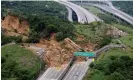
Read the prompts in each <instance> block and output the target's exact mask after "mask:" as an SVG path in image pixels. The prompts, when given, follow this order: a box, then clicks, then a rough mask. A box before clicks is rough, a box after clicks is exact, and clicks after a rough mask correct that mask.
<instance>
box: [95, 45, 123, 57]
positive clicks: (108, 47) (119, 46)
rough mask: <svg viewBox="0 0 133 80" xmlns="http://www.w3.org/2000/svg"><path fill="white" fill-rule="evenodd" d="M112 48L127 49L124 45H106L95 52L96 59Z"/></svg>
mask: <svg viewBox="0 0 133 80" xmlns="http://www.w3.org/2000/svg"><path fill="white" fill-rule="evenodd" d="M111 48H125V45H124V44H120V45H113V44H110V45H106V46H104V47H102V48H100V49H98V50H97V51H95V54H96V56H95V58H97V57H98V56H99V55H100V53H101V52H104V51H107V50H108V49H111Z"/></svg>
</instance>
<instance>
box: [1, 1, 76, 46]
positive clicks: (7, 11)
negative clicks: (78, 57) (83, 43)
mask: <svg viewBox="0 0 133 80" xmlns="http://www.w3.org/2000/svg"><path fill="white" fill-rule="evenodd" d="M8 15H9V16H10V17H12V18H15V19H12V21H14V22H11V24H12V23H13V25H15V24H18V23H21V22H22V21H24V20H26V21H27V22H28V24H29V35H26V36H28V39H27V40H26V42H32V43H37V42H39V40H40V39H41V38H45V39H49V37H50V36H51V34H53V33H57V35H56V39H57V40H58V41H60V40H62V39H64V38H66V37H70V38H72V36H74V35H73V31H74V27H73V25H72V24H71V23H70V22H69V21H67V19H66V16H67V10H66V8H65V6H63V5H60V4H59V3H57V2H53V1H38V2H34V1H30V2H29V1H20V2H17V1H11V2H8V1H2V18H3V22H4V19H5V18H4V17H6V16H8ZM17 18H18V19H19V21H16V19H17ZM6 21H11V20H6ZM17 22H18V23H17ZM4 23H6V24H7V23H8V22H4ZM8 24H9V25H10V23H8ZM7 26H8V25H6V26H5V25H2V28H3V33H4V31H6V30H5V27H7ZM11 27H13V26H12V25H10V26H8V28H11ZM16 27H17V26H16ZM18 27H19V26H18ZM20 27H21V26H20ZM6 29H7V28H6ZM10 31H11V30H10ZM12 31H13V33H20V32H19V30H16V29H14V30H12ZM8 32H9V31H8ZM14 39H16V38H7V37H6V38H5V37H3V38H2V44H4V43H8V42H12V41H16V40H14Z"/></svg>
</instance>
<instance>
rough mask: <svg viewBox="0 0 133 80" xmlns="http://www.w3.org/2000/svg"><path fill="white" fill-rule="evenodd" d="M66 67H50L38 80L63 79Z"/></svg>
mask: <svg viewBox="0 0 133 80" xmlns="http://www.w3.org/2000/svg"><path fill="white" fill-rule="evenodd" d="M65 70H66V67H50V68H48V69H47V70H46V71H45V72H44V73H43V74H42V75H41V76H39V77H38V79H37V80H61V77H62V74H63V73H64V71H65Z"/></svg>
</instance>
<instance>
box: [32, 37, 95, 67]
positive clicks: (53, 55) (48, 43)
mask: <svg viewBox="0 0 133 80" xmlns="http://www.w3.org/2000/svg"><path fill="white" fill-rule="evenodd" d="M33 45H34V46H37V47H40V48H43V49H44V50H45V53H44V58H43V59H44V61H46V62H47V63H48V65H49V66H61V65H63V64H67V63H68V62H69V61H70V60H71V58H72V56H73V52H76V51H77V50H76V49H75V48H74V47H73V46H72V45H70V44H69V43H66V42H65V41H62V42H57V41H56V40H55V39H54V38H53V36H52V37H51V40H45V39H41V40H40V43H37V44H33ZM79 45H80V46H81V47H82V48H83V49H85V50H86V51H93V49H94V47H95V45H94V44H91V43H89V42H88V43H87V44H79ZM83 60H85V57H77V61H83Z"/></svg>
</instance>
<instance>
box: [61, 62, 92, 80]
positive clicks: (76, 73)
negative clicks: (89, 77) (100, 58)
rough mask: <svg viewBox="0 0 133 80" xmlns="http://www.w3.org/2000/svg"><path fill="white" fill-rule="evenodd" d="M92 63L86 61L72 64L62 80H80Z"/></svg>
mask: <svg viewBox="0 0 133 80" xmlns="http://www.w3.org/2000/svg"><path fill="white" fill-rule="evenodd" d="M92 61H93V60H92V59H88V60H87V61H86V62H77V63H74V64H73V66H72V67H71V68H70V70H69V71H68V73H67V74H66V76H65V77H64V78H63V80H82V79H83V77H84V75H85V74H86V72H87V70H88V69H89V65H90V63H91V62H92Z"/></svg>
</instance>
